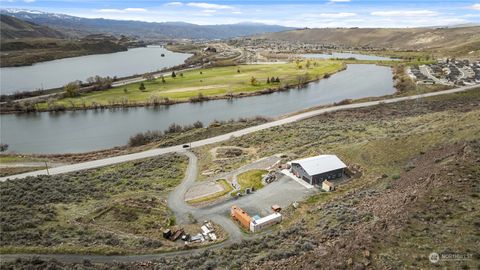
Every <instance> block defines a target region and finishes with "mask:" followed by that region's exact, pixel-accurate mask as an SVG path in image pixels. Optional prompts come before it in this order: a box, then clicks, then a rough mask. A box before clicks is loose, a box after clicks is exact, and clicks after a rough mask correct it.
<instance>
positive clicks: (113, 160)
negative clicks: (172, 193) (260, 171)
mask: <svg viewBox="0 0 480 270" xmlns="http://www.w3.org/2000/svg"><path fill="white" fill-rule="evenodd" d="M479 89H480V88H479V86H464V87H459V88H455V89H450V90H444V91H440V92H434V93H426V94H419V95H414V96H407V97H398V98H391V99H384V100H378V101H369V102H362V103H353V104H346V105H339V106H333V107H327V108H322V109H318V110H314V111H308V112H303V113H300V114H296V115H292V116H289V117H286V118H281V119H278V120H275V121H272V122H267V123H264V124H260V125H258V126H253V127H250V128H245V129H241V130H237V131H233V132H230V133H226V134H222V135H219V136H215V137H209V138H208V139H203V140H199V141H193V142H192V141H190V142H189V145H190V147H201V146H205V145H209V144H213V143H216V142H222V141H225V140H229V139H231V138H235V137H240V136H243V135H246V134H250V133H254V132H256V131H261V130H264V129H268V128H272V127H277V126H281V125H285V124H288V123H293V122H297V121H301V120H304V119H308V118H311V117H314V116H317V115H321V114H325V113H328V112H336V111H342V110H350V109H356V108H363V107H372V106H377V105H381V104H388V103H398V102H404V101H409V100H413V99H421V98H430V97H435V96H442V95H448V94H454V93H461V92H466V93H467V94H459V95H467V96H468V95H470V94H469V93H473V95H475V94H476V93H477V92H476V91H478V90H479ZM438 99H441V97H439V98H438ZM182 150H184V149H183V146H182V145H174V146H169V147H165V148H151V149H148V150H144V151H142V152H135V153H126V154H123V155H122V156H118V155H111V156H110V157H108V158H105V159H100V160H99V159H95V160H93V161H87V162H83V163H78V164H76V165H69V166H63V167H57V168H52V169H51V170H50V172H49V173H50V174H59V173H65V172H71V171H75V170H77V169H75V168H76V167H78V168H82V169H86V168H97V167H103V166H107V165H111V164H117V163H120V162H125V161H131V160H136V159H142V158H148V157H152V156H157V155H163V154H166V153H173V152H177V151H182ZM98 152H101V151H98ZM43 156H45V155H43ZM36 157H41V156H40V155H36ZM46 173H47V172H46V171H37V172H33V173H27V174H22V175H19V176H20V177H26V176H27V175H41V174H46ZM2 180H3V181H5V180H6V178H2Z"/></svg>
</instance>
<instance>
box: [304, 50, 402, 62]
mask: <svg viewBox="0 0 480 270" xmlns="http://www.w3.org/2000/svg"><path fill="white" fill-rule="evenodd" d="M302 56H303V57H306V58H320V59H332V58H338V59H348V58H355V59H357V60H389V61H391V60H398V59H393V58H389V57H382V56H376V55H368V54H358V53H339V52H333V53H332V54H324V53H308V54H303V55H302Z"/></svg>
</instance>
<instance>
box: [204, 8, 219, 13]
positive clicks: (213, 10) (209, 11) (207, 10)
mask: <svg viewBox="0 0 480 270" xmlns="http://www.w3.org/2000/svg"><path fill="white" fill-rule="evenodd" d="M202 12H204V13H215V12H217V10H215V9H204V10H202Z"/></svg>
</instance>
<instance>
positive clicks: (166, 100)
mask: <svg viewBox="0 0 480 270" xmlns="http://www.w3.org/2000/svg"><path fill="white" fill-rule="evenodd" d="M345 68H346V65H345V64H344V63H342V62H341V61H323V60H320V61H304V62H297V63H287V64H276V65H239V66H229V67H214V68H205V69H196V70H187V71H176V72H175V73H172V74H170V76H167V75H166V74H161V75H159V76H158V77H157V78H156V77H155V76H154V75H152V77H149V78H148V79H147V80H146V81H135V82H133V83H125V84H123V83H116V85H118V86H117V87H113V88H111V89H107V90H102V91H85V92H82V91H79V93H78V94H77V96H76V97H72V98H58V99H57V100H54V99H55V97H52V96H50V97H49V98H51V99H50V100H48V101H44V102H40V103H36V104H31V103H29V104H23V105H24V106H22V104H16V106H7V107H6V108H4V109H3V110H2V113H19V112H35V111H37V112H42V111H67V110H89V109H105V108H128V107H144V106H159V105H172V104H178V103H186V102H202V101H207V100H219V99H233V98H239V97H248V96H256V95H263V94H269V93H274V92H277V91H285V90H288V89H292V88H296V87H297V88H298V87H302V86H304V85H306V84H308V83H310V82H314V81H318V80H320V79H322V78H328V77H329V76H331V75H332V74H334V73H336V72H339V71H341V70H344V69H345ZM172 75H173V76H172ZM141 85H143V89H142V87H141Z"/></svg>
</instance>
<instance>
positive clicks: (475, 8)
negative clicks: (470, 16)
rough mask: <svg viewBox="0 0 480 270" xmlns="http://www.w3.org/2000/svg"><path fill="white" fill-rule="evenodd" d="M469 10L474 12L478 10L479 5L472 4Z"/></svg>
mask: <svg viewBox="0 0 480 270" xmlns="http://www.w3.org/2000/svg"><path fill="white" fill-rule="evenodd" d="M470 8H471V9H474V10H480V4H474V5H473V6H471V7H470Z"/></svg>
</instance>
